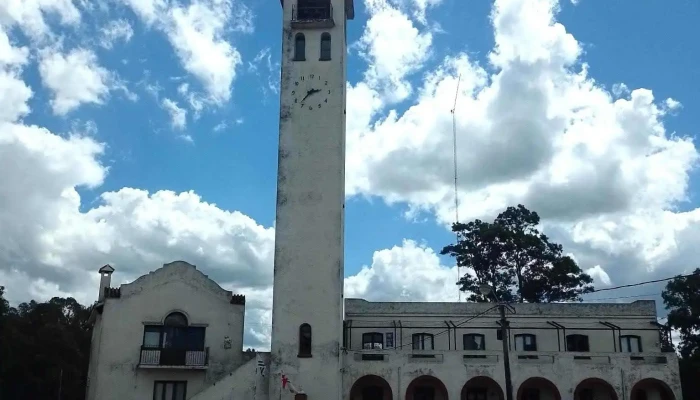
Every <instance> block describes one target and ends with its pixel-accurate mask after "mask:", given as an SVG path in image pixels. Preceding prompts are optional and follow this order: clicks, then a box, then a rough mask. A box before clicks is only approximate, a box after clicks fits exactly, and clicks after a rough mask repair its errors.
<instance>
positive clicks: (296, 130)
mask: <svg viewBox="0 0 700 400" xmlns="http://www.w3.org/2000/svg"><path fill="white" fill-rule="evenodd" d="M281 1H282V6H283V9H284V11H283V35H282V63H281V64H282V76H281V85H280V136H279V159H278V162H279V166H278V175H277V219H276V226H275V232H276V233H275V271H274V294H273V307H272V310H273V311H272V349H271V350H272V354H271V364H270V367H271V368H270V369H271V373H272V375H271V376H270V393H269V396H270V397H269V398H270V399H275V400H278V399H293V398H294V397H295V395H294V394H292V393H291V392H290V391H289V387H290V384H291V387H292V388H294V389H296V390H297V391H299V392H303V393H304V394H305V395H306V396H307V398H308V399H310V400H340V399H342V388H341V372H340V368H341V365H340V357H341V355H340V353H341V345H342V330H343V328H342V324H343V323H342V321H343V262H344V261H343V244H344V241H343V234H344V208H345V206H344V198H345V82H346V79H345V68H346V31H345V28H346V21H347V20H348V19H353V17H354V8H353V0H281ZM283 375H284V379H283ZM283 380H284V382H285V383H286V382H289V383H286V386H287V387H286V388H285V389H283V388H282V386H283ZM299 397H300V398H303V397H304V396H303V395H302V396H299Z"/></svg>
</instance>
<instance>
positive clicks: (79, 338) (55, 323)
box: [0, 291, 92, 400]
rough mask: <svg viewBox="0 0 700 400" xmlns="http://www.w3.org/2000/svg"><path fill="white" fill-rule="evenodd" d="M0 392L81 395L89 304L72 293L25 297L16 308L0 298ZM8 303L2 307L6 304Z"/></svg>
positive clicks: (12, 396)
mask: <svg viewBox="0 0 700 400" xmlns="http://www.w3.org/2000/svg"><path fill="white" fill-rule="evenodd" d="M1 297H2V293H1V291H0V309H2V310H6V312H4V314H0V315H2V323H0V337H2V340H0V359H2V362H1V363H0V398H2V399H8V400H14V399H48V398H57V395H58V391H59V387H60V390H61V398H62V399H64V400H73V399H75V400H77V399H83V398H84V397H85V386H86V380H87V368H88V363H89V357H90V354H89V353H90V339H91V335H92V328H91V327H90V325H89V324H88V319H89V316H90V311H91V310H90V308H86V307H83V306H82V305H80V304H79V303H78V302H77V301H76V300H75V299H73V298H58V297H54V298H53V299H51V300H49V301H48V302H44V303H38V302H36V301H33V300H32V301H30V302H29V303H22V304H20V305H19V306H17V308H13V307H9V304H6V302H5V301H3V300H4V299H2V298H1ZM5 306H7V307H5Z"/></svg>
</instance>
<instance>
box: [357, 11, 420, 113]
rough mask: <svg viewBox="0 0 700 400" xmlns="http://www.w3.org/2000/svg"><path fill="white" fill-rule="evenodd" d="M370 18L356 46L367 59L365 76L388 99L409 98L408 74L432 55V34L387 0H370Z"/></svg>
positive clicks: (389, 100)
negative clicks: (420, 27)
mask: <svg viewBox="0 0 700 400" xmlns="http://www.w3.org/2000/svg"><path fill="white" fill-rule="evenodd" d="M366 5H367V10H368V11H369V13H370V18H369V20H368V21H367V26H366V27H365V30H364V32H363V34H362V37H361V38H360V40H359V42H358V43H356V44H355V47H357V48H358V49H359V52H360V55H361V56H362V57H363V58H364V59H365V60H367V62H368V64H369V68H368V70H367V71H366V73H365V80H366V81H367V83H368V84H369V85H370V86H371V87H372V88H373V89H376V90H378V91H379V92H380V93H381V94H382V96H383V97H384V98H385V100H386V101H387V102H390V103H391V102H398V101H401V100H404V99H406V98H407V97H408V96H409V95H410V94H411V92H412V86H411V84H410V82H408V81H407V80H406V77H407V76H408V75H409V74H411V73H412V72H415V71H417V70H419V69H420V68H421V67H422V66H423V64H424V63H425V61H426V60H427V59H428V57H429V56H430V52H431V46H432V34H431V33H430V32H421V31H419V30H418V28H416V27H415V26H414V24H413V22H412V21H411V19H410V18H409V17H408V16H407V15H406V14H405V13H403V12H401V11H400V10H399V9H398V8H395V7H392V6H391V5H390V4H389V3H388V2H387V1H386V0H367V1H366Z"/></svg>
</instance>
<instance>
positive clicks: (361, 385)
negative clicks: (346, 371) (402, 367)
mask: <svg viewBox="0 0 700 400" xmlns="http://www.w3.org/2000/svg"><path fill="white" fill-rule="evenodd" d="M371 388H381V390H382V399H381V400H392V399H393V398H394V394H393V393H392V391H391V385H389V382H387V381H386V379H384V378H382V377H381V376H378V375H364V376H361V377H360V378H358V379H357V380H356V381H355V383H353V385H352V388H350V400H377V399H376V397H375V398H374V399H365V398H364V394H366V393H367V392H365V391H366V390H369V391H371V390H372V389H371ZM363 392H364V393H363Z"/></svg>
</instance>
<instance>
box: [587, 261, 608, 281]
mask: <svg viewBox="0 0 700 400" xmlns="http://www.w3.org/2000/svg"><path fill="white" fill-rule="evenodd" d="M584 272H585V273H587V274H588V275H590V276H591V278H593V283H594V284H600V283H602V284H603V285H605V286H610V283H611V282H612V281H611V280H610V276H608V273H607V272H605V270H604V269H603V268H601V267H600V265H596V266H595V267H592V268H588V269H587V270H585V271H584Z"/></svg>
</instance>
